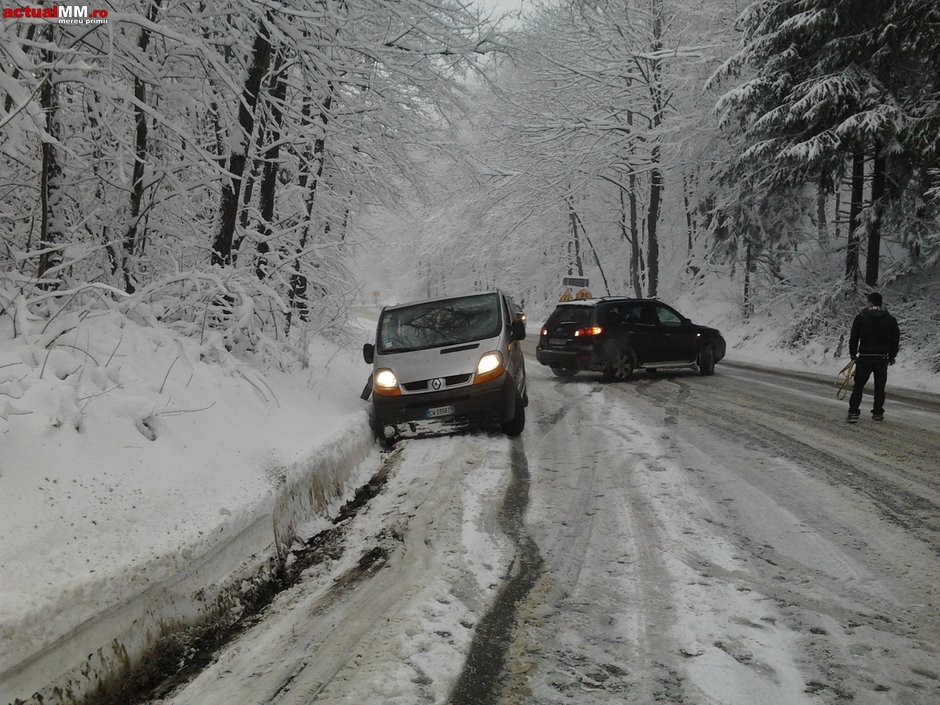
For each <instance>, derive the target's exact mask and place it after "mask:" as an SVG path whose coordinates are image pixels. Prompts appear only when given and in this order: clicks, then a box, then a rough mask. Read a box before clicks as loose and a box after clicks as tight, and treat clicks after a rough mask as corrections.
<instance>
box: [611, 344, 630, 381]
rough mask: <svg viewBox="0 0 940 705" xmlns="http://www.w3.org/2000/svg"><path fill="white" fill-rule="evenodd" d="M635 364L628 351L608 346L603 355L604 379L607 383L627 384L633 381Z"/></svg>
mask: <svg viewBox="0 0 940 705" xmlns="http://www.w3.org/2000/svg"><path fill="white" fill-rule="evenodd" d="M635 368H636V362H635V360H634V357H633V353H632V352H630V351H629V350H620V349H619V348H616V347H613V346H610V347H608V348H607V352H606V354H605V355H604V379H605V380H606V381H608V382H627V381H629V380H631V379H633V372H634V370H635Z"/></svg>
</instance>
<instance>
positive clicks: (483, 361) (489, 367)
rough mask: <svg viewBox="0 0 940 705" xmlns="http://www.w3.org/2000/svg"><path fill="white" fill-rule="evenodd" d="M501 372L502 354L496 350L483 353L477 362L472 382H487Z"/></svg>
mask: <svg viewBox="0 0 940 705" xmlns="http://www.w3.org/2000/svg"><path fill="white" fill-rule="evenodd" d="M502 373H503V356H502V354H501V353H500V352H499V351H498V350H494V351H492V352H488V353H484V354H483V355H481V356H480V360H479V362H477V371H476V374H475V375H474V377H473V383H474V384H481V383H482V382H488V381H490V380H491V379H496V378H497V377H499V376H500V375H501V374H502Z"/></svg>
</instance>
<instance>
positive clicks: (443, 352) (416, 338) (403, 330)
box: [362, 291, 529, 445]
mask: <svg viewBox="0 0 940 705" xmlns="http://www.w3.org/2000/svg"><path fill="white" fill-rule="evenodd" d="M524 338H525V322H524V321H520V320H517V319H516V316H515V308H514V307H513V302H512V299H510V297H509V296H507V295H506V294H504V293H503V292H501V291H488V292H485V293H482V294H469V295H465V296H451V297H448V298H443V299H429V300H427V301H419V302H415V303H408V304H399V305H396V306H387V307H385V308H383V309H382V313H381V314H380V315H379V323H378V327H377V329H376V335H375V343H374V344H372V343H366V344H365V345H364V346H363V348H362V356H363V358H364V359H365V361H366V362H367V363H369V364H371V365H372V366H373V369H372V427H373V430H374V431H375V434H376V436H377V437H378V438H379V440H380V441H381V442H382V443H383V444H384V445H391V444H393V443H394V442H395V440H397V439H398V438H404V437H413V436H420V435H425V434H433V433H448V432H453V431H457V430H461V429H465V428H481V427H482V428H487V427H489V428H499V429H502V430H503V431H504V432H505V433H506V434H508V435H510V436H515V435H518V434H520V433H522V429H523V428H524V427H525V407H526V405H527V404H528V402H529V397H528V394H527V393H526V377H525V362H524V361H523V358H522V350H521V349H520V347H519V341H520V340H522V339H524Z"/></svg>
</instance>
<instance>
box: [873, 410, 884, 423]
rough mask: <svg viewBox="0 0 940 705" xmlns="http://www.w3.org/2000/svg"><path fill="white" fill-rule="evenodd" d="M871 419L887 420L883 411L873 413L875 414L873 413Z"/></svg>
mask: <svg viewBox="0 0 940 705" xmlns="http://www.w3.org/2000/svg"><path fill="white" fill-rule="evenodd" d="M871 418H872V420H873V421H884V420H885V412H883V411H873V412H871Z"/></svg>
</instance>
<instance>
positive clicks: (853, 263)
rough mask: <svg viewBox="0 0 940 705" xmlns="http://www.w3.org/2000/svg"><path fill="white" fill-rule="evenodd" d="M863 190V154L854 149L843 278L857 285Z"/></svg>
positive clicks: (859, 149) (860, 150)
mask: <svg viewBox="0 0 940 705" xmlns="http://www.w3.org/2000/svg"><path fill="white" fill-rule="evenodd" d="M864 188H865V152H864V151H862V149H861V147H859V148H856V150H855V153H854V154H853V155H852V204H851V206H850V207H849V240H848V245H847V246H846V248H845V278H846V279H847V280H849V281H851V282H852V283H853V284H857V283H858V250H859V232H858V220H859V217H860V215H861V212H862V198H863V197H864Z"/></svg>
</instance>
